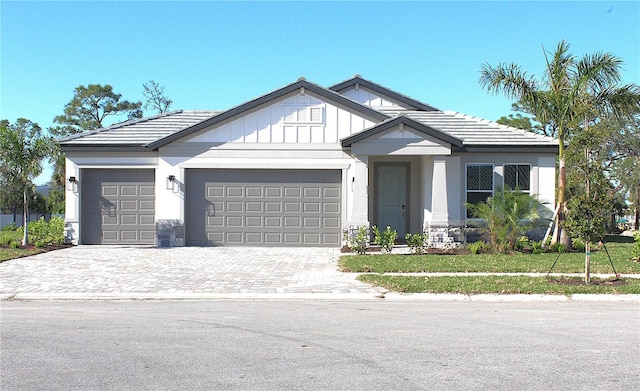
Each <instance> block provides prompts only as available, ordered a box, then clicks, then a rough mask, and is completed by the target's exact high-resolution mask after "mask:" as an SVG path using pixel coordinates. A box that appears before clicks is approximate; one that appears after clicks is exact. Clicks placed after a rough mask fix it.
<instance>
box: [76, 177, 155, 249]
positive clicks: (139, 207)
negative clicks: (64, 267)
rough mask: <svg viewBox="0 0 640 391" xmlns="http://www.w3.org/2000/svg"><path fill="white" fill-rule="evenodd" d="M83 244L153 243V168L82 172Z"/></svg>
mask: <svg viewBox="0 0 640 391" xmlns="http://www.w3.org/2000/svg"><path fill="white" fill-rule="evenodd" d="M81 183H82V204H81V222H80V223H81V230H82V233H81V241H82V243H83V244H154V243H155V173H154V170H152V169H122V170H116V169H83V170H82V180H81Z"/></svg>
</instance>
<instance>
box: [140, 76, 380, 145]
mask: <svg viewBox="0 0 640 391" xmlns="http://www.w3.org/2000/svg"><path fill="white" fill-rule="evenodd" d="M299 89H305V90H306V91H309V92H311V93H314V94H316V95H318V96H321V97H323V98H326V99H328V100H330V101H332V102H334V103H336V104H337V105H339V106H343V107H347V108H349V109H351V110H353V111H356V112H358V113H360V114H362V115H363V116H364V117H366V118H367V119H370V120H372V121H374V122H379V121H384V120H386V119H388V118H389V116H387V115H386V114H383V113H381V112H379V111H377V110H374V109H372V108H370V107H367V106H364V105H361V104H359V103H358V102H355V101H353V100H351V99H349V98H346V97H344V96H342V95H340V94H338V93H336V92H333V91H330V90H327V89H326V88H323V87H320V86H319V85H317V84H314V83H310V82H308V81H307V80H305V79H303V78H301V79H299V80H298V81H296V82H295V83H291V84H289V85H287V86H284V87H282V88H280V89H278V90H275V91H273V92H270V93H268V94H266V95H262V96H260V97H258V98H256V99H254V100H251V101H249V102H246V103H243V104H241V105H239V106H236V107H234V108H232V109H229V110H227V111H224V112H222V113H220V114H218V115H216V116H213V117H211V118H209V119H206V120H204V121H202V122H200V123H198V124H195V125H192V126H190V127H188V128H185V129H183V130H180V131H178V132H175V133H173V134H171V135H169V136H166V137H164V138H161V139H159V140H156V141H153V142H151V143H149V144H147V145H145V146H146V147H147V148H149V149H152V150H154V149H158V148H160V147H163V146H165V145H167V144H169V143H171V142H174V141H176V140H179V139H181V138H183V137H186V136H189V135H191V134H194V133H196V132H198V131H200V130H203V129H206V128H208V127H210V126H213V125H216V124H218V123H220V122H223V121H226V120H229V119H231V118H233V117H235V116H238V115H241V114H243V113H245V112H247V111H249V110H252V109H255V108H257V107H259V106H262V105H264V104H266V103H269V102H272V101H274V100H276V99H279V98H282V97H283V96H286V95H288V94H290V93H292V92H294V91H296V90H299Z"/></svg>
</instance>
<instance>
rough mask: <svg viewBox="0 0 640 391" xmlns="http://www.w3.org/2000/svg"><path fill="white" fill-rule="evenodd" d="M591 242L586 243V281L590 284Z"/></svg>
mask: <svg viewBox="0 0 640 391" xmlns="http://www.w3.org/2000/svg"><path fill="white" fill-rule="evenodd" d="M590 269H591V242H589V241H587V242H586V243H585V244H584V283H585V284H587V285H588V284H589V283H590V282H591V271H590Z"/></svg>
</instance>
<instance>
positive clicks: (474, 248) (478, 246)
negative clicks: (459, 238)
mask: <svg viewBox="0 0 640 391" xmlns="http://www.w3.org/2000/svg"><path fill="white" fill-rule="evenodd" d="M467 248H468V249H469V251H471V254H478V253H480V250H482V249H483V248H484V242H483V241H480V240H479V241H477V242H473V243H469V244H468V245H467Z"/></svg>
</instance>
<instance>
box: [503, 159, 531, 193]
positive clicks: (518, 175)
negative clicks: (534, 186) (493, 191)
mask: <svg viewBox="0 0 640 391" xmlns="http://www.w3.org/2000/svg"><path fill="white" fill-rule="evenodd" d="M504 188H505V189H511V190H514V189H520V190H522V191H523V192H525V193H529V192H530V191H531V165H529V164H505V165H504Z"/></svg>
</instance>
